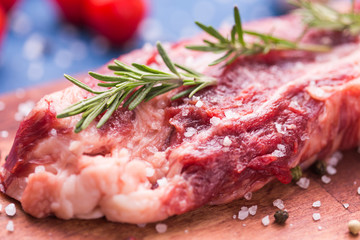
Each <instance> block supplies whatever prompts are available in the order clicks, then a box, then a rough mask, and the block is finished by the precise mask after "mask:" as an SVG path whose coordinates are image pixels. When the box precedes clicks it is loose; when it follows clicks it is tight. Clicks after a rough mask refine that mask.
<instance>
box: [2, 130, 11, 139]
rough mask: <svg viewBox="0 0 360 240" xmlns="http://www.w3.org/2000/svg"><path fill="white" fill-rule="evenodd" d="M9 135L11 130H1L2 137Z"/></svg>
mask: <svg viewBox="0 0 360 240" xmlns="http://www.w3.org/2000/svg"><path fill="white" fill-rule="evenodd" d="M8 136H9V132H8V131H5V130H3V131H1V132H0V137H2V138H7V137H8Z"/></svg>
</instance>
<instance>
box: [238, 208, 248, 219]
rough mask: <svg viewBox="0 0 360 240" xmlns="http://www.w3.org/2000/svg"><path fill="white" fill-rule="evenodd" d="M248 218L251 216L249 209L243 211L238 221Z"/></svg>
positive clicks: (240, 212)
mask: <svg viewBox="0 0 360 240" xmlns="http://www.w3.org/2000/svg"><path fill="white" fill-rule="evenodd" d="M248 216H249V211H248V209H247V208H246V210H245V209H241V210H240V211H239V213H238V219H240V220H245V219H246V218H247V217H248Z"/></svg>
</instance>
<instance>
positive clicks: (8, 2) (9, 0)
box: [0, 0, 17, 12]
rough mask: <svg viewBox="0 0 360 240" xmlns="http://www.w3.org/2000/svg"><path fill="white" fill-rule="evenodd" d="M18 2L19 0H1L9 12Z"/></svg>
mask: <svg viewBox="0 0 360 240" xmlns="http://www.w3.org/2000/svg"><path fill="white" fill-rule="evenodd" d="M16 2H17V0H0V5H1V6H2V7H3V8H4V10H5V12H8V11H9V10H10V9H11V8H12V7H13V6H14V5H15V3H16Z"/></svg>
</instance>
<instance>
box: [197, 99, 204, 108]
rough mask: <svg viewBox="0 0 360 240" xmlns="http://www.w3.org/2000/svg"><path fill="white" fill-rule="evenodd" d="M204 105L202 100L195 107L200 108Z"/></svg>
mask: <svg viewBox="0 0 360 240" xmlns="http://www.w3.org/2000/svg"><path fill="white" fill-rule="evenodd" d="M202 106H204V103H203V102H202V101H201V100H199V101H197V102H196V104H195V107H198V108H200V107H202Z"/></svg>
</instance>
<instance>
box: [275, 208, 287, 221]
mask: <svg viewBox="0 0 360 240" xmlns="http://www.w3.org/2000/svg"><path fill="white" fill-rule="evenodd" d="M274 218H275V222H276V223H279V224H284V223H285V222H286V220H287V219H288V218H289V213H288V212H287V211H285V210H279V211H276V213H275V214H274Z"/></svg>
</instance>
